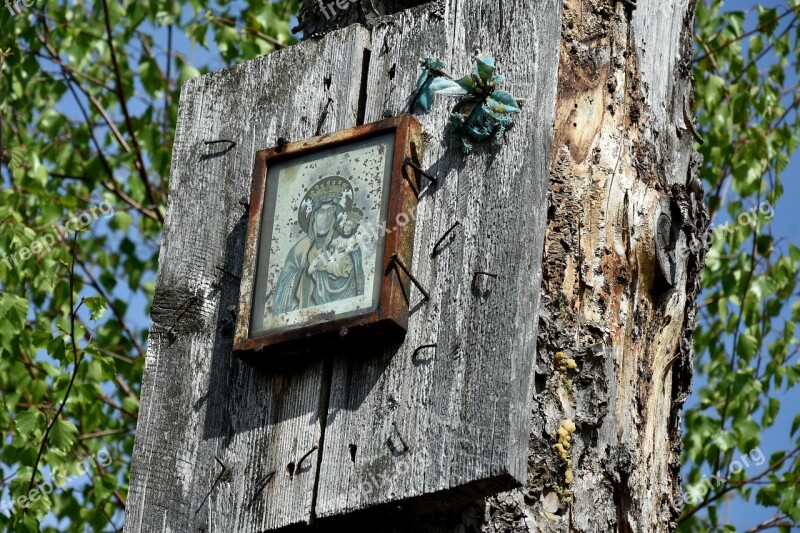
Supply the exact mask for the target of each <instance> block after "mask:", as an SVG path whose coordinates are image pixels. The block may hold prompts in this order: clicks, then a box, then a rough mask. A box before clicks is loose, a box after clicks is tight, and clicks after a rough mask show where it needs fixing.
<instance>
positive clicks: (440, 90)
mask: <svg viewBox="0 0 800 533" xmlns="http://www.w3.org/2000/svg"><path fill="white" fill-rule="evenodd" d="M430 88H431V91H433V92H435V93H437V94H445V95H448V96H463V95H465V94H467V90H466V89H465V88H464V87H463V86H461V84H459V83H458V82H457V81H453V80H451V79H448V78H441V77H440V78H434V80H433V81H432V82H431V87H430Z"/></svg>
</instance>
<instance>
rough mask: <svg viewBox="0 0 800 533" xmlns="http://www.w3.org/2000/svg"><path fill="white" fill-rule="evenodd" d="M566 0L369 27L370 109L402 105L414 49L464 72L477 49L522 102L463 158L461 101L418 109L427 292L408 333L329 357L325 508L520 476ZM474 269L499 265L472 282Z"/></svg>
mask: <svg viewBox="0 0 800 533" xmlns="http://www.w3.org/2000/svg"><path fill="white" fill-rule="evenodd" d="M559 6H560V3H559V2H557V1H548V2H537V3H536V4H534V5H531V4H530V3H528V2H522V1H520V2H503V5H502V9H503V13H502V15H501V14H500V13H499V12H498V9H497V8H498V6H497V4H496V3H495V2H484V1H452V2H449V3H446V6H445V11H444V12H442V13H439V14H438V16H433V15H432V13H431V12H430V11H429V9H430V7H431V6H422V7H420V8H415V9H410V10H406V11H404V12H403V13H401V14H398V15H397V16H395V17H391V18H386V19H384V20H383V21H382V23H381V24H379V25H378V26H377V27H375V28H374V29H373V34H372V43H373V49H372V55H371V60H370V64H369V77H368V85H367V104H366V117H365V118H366V120H367V121H374V120H379V119H380V118H382V117H384V116H390V115H395V114H399V113H403V112H405V111H406V110H407V109H409V96H410V94H411V91H410V89H411V88H413V87H414V85H415V80H416V77H417V76H418V73H419V69H418V66H417V60H418V59H419V58H420V57H426V56H431V57H436V58H438V59H441V60H443V61H444V62H445V63H446V64H447V66H448V69H449V70H450V71H451V72H453V73H454V74H456V75H459V74H461V73H466V72H469V70H470V69H471V57H472V55H473V51H474V50H475V49H476V48H479V49H481V50H482V51H484V52H488V53H492V54H493V55H494V57H495V59H496V62H497V64H498V65H499V70H500V72H501V73H503V74H504V75H506V78H507V79H508V80H509V81H508V82H507V85H506V87H505V88H507V89H508V90H510V91H511V92H512V93H513V94H514V95H515V96H517V97H521V98H527V102H526V104H525V106H524V109H523V111H522V113H521V114H520V116H519V118H518V121H517V124H516V125H515V127H514V128H513V129H512V130H511V131H510V132H509V134H508V135H507V137H506V138H505V140H504V141H503V142H502V143H499V144H494V143H487V144H486V145H478V148H477V149H476V151H475V152H474V153H473V154H470V155H464V154H463V153H461V151H460V150H459V149H458V148H457V147H456V140H455V139H454V137H453V135H452V134H451V133H450V131H449V127H448V122H449V110H450V109H451V108H452V105H453V103H454V100H453V99H448V98H446V97H441V96H439V97H437V101H436V103H435V105H434V107H433V109H432V110H431V112H429V113H427V114H424V115H420V116H419V118H420V120H421V121H422V122H423V124H424V126H425V131H426V132H427V137H426V144H425V151H426V153H425V165H424V166H425V167H426V168H430V172H432V173H433V174H434V175H436V176H437V177H438V184H437V185H430V186H428V187H427V188H426V189H425V190H424V191H423V192H422V194H421V196H420V201H419V205H418V209H417V220H416V223H417V229H416V239H415V252H414V264H413V268H412V270H413V272H414V273H415V275H416V276H417V277H418V278H419V279H420V281H421V282H422V284H423V285H424V286H426V287H427V288H428V290H429V291H430V293H431V300H430V301H429V302H424V301H422V299H421V297H420V295H419V294H414V296H413V298H412V302H411V305H412V315H411V318H410V323H409V331H408V334H407V335H406V338H405V341H404V342H403V343H402V345H399V346H391V347H389V348H388V349H381V348H377V349H376V350H375V351H374V353H369V354H364V355H363V357H359V358H354V357H352V356H350V355H349V354H343V355H342V356H337V357H336V358H335V362H334V368H333V378H332V380H331V382H332V389H331V399H330V410H329V413H328V424H327V429H326V432H325V440H324V453H323V462H322V465H321V471H320V489H319V499H318V502H317V513H318V516H320V517H326V516H331V515H336V514H340V513H342V512H345V511H353V510H359V509H363V508H367V507H370V506H373V505H377V504H381V503H386V502H390V501H398V500H406V499H409V498H415V497H421V496H425V498H424V504H425V505H426V506H428V507H429V506H430V505H431V502H432V501H437V502H438V503H441V504H442V505H452V504H453V503H454V502H457V501H463V500H465V499H474V498H475V497H479V496H484V495H487V494H491V493H494V492H497V491H499V490H504V489H507V488H510V487H512V486H515V485H517V484H519V483H523V482H524V481H525V479H526V473H527V461H526V458H527V449H528V425H529V418H530V409H531V402H532V398H533V393H532V365H533V363H534V360H535V356H536V350H535V339H536V323H537V306H538V288H539V283H540V268H539V265H540V261H541V249H542V238H543V230H544V223H545V218H546V187H547V178H548V174H547V164H548V153H549V147H550V143H551V134H552V129H551V126H550V125H551V124H552V121H553V111H554V98H555V88H556V77H555V76H554V73H555V71H556V68H557V61H558V56H557V48H556V47H555V46H553V45H552V43H553V42H555V41H557V39H558V32H559V27H560V21H559V19H558V14H559ZM456 221H458V222H459V223H460V225H459V226H458V227H457V228H456V229H455V230H454V231H453V233H452V234H451V236H450V237H449V238H448V239H447V240H446V241H445V243H444V245H445V246H444V247H443V249H442V250H441V252H440V253H438V254H437V255H436V256H435V257H433V258H432V257H430V253H431V251H432V249H433V246H434V244H435V243H436V241H437V240H438V239H439V238H440V236H442V235H443V234H444V233H445V232H446V231H447V229H448V228H450V227H451V226H452V224H453V223H455V222H456ZM478 271H483V272H489V273H490V274H492V275H493V276H496V277H492V276H485V275H480V276H478V277H477V278H475V283H474V284H473V279H474V276H475V273H476V272H478ZM434 343H435V344H436V345H437V346H436V347H435V348H427V349H424V350H422V351H420V352H419V353H417V354H416V355H414V351H415V350H416V349H417V347H419V346H422V345H427V344H434ZM454 489H457V490H454Z"/></svg>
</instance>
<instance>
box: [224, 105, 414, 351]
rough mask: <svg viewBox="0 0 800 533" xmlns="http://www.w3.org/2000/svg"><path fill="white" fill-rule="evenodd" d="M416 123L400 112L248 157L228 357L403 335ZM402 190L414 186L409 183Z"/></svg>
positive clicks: (411, 233) (411, 231) (411, 243)
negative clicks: (245, 216) (246, 208)
mask: <svg viewBox="0 0 800 533" xmlns="http://www.w3.org/2000/svg"><path fill="white" fill-rule="evenodd" d="M407 158H410V159H411V160H413V161H415V162H420V161H421V160H422V130H421V126H420V124H419V122H418V121H417V120H416V119H415V118H414V117H413V116H411V115H402V116H399V117H394V118H390V119H388V120H383V121H380V122H375V123H372V124H365V125H363V126H357V127H355V128H350V129H346V130H341V131H337V132H333V133H330V134H327V135H321V136H317V137H312V138H310V139H305V140H301V141H297V142H291V143H282V144H280V145H279V146H276V147H274V148H270V149H266V150H261V151H259V152H257V153H256V156H255V164H254V170H253V181H252V186H251V191H250V213H249V220H248V229H247V239H246V248H245V254H244V265H243V268H242V281H241V290H240V297H239V312H238V314H237V322H236V332H235V335H234V352H235V353H236V355H238V356H240V357H242V358H244V359H245V360H247V361H249V362H258V361H260V360H261V358H260V357H258V356H259V355H286V354H292V353H297V352H303V351H309V350H312V349H318V348H320V347H325V346H333V345H338V344H341V343H342V342H347V341H348V340H349V339H353V338H359V339H364V338H369V337H372V336H374V335H387V334H389V335H395V336H397V337H402V335H403V334H404V333H405V331H406V329H407V326H408V298H409V295H410V292H409V286H408V280H406V279H405V277H404V276H401V275H400V274H399V272H398V271H397V268H396V265H394V264H393V262H392V259H391V258H392V255H393V254H395V253H396V254H397V256H398V257H399V258H400V259H401V260H402V261H403V262H404V263H405V264H407V265H410V264H411V258H412V252H413V247H414V226H415V224H414V221H415V219H416V204H417V198H416V194H415V189H414V187H416V189H417V190H418V189H419V186H420V182H419V176H417V175H415V173H414V170H413V169H412V168H411V167H410V166H409V165H405V164H404V161H406V159H407ZM412 185H413V187H412Z"/></svg>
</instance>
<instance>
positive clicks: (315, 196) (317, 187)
mask: <svg viewBox="0 0 800 533" xmlns="http://www.w3.org/2000/svg"><path fill="white" fill-rule="evenodd" d="M347 189H352V186H351V185H350V182H349V181H347V180H346V179H344V178H342V177H339V176H331V177H329V178H325V179H323V180H321V181H319V182H317V183H316V184H314V186H313V187H311V189H310V190H309V191H308V198H310V199H311V200H312V201H313V202H314V203H317V201H320V202H325V201H331V200H339V199H340V198H341V196H342V193H344V191H345V190H347Z"/></svg>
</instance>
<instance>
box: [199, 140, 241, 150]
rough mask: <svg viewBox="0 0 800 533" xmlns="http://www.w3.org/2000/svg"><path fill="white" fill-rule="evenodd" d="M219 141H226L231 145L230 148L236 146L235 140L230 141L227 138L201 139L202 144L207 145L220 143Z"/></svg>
mask: <svg viewBox="0 0 800 533" xmlns="http://www.w3.org/2000/svg"><path fill="white" fill-rule="evenodd" d="M220 143H228V144H230V145H231V148H233V147H234V146H236V141H231V140H229V139H218V140H216V141H203V144H205V145H206V146H208V145H209V144H220Z"/></svg>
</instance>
